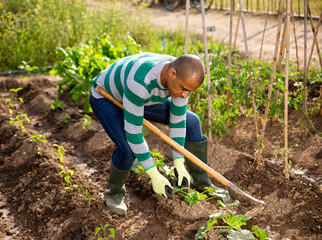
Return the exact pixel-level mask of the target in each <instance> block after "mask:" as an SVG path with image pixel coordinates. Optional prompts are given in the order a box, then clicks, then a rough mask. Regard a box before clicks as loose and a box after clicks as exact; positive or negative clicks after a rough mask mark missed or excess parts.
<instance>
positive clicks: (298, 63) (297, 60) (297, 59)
mask: <svg viewBox="0 0 322 240" xmlns="http://www.w3.org/2000/svg"><path fill="white" fill-rule="evenodd" d="M292 22H293V33H294V42H295V50H296V62H297V71H298V72H299V71H300V61H299V49H298V47H297V39H296V31H295V18H294V13H293V7H292Z"/></svg>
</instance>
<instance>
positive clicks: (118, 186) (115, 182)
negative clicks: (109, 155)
mask: <svg viewBox="0 0 322 240" xmlns="http://www.w3.org/2000/svg"><path fill="white" fill-rule="evenodd" d="M129 173H130V170H128V171H122V170H119V169H117V168H116V167H115V166H114V165H113V163H112V162H111V169H110V177H109V180H108V186H109V189H108V190H107V191H106V192H105V193H104V200H105V205H106V207H107V208H108V210H110V212H112V213H116V214H118V215H121V216H125V214H126V211H127V206H126V204H125V203H124V196H125V192H126V191H125V185H124V184H125V182H126V180H127V178H128V176H129Z"/></svg>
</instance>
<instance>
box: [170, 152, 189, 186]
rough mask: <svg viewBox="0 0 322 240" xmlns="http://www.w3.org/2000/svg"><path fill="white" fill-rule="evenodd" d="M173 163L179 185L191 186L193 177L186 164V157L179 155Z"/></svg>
mask: <svg viewBox="0 0 322 240" xmlns="http://www.w3.org/2000/svg"><path fill="white" fill-rule="evenodd" d="M173 165H174V174H175V175H176V177H177V179H178V182H177V185H178V187H181V188H189V186H190V180H191V178H190V175H189V173H188V172H187V170H186V168H185V166H184V158H182V157H178V158H176V159H174V161H173Z"/></svg>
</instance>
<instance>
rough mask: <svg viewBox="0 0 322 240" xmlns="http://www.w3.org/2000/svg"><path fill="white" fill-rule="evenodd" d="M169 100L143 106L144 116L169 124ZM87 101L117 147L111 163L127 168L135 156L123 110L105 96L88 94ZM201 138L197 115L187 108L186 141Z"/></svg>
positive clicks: (120, 168)
mask: <svg viewBox="0 0 322 240" xmlns="http://www.w3.org/2000/svg"><path fill="white" fill-rule="evenodd" d="M170 102H171V100H170V99H168V100H167V101H165V102H164V103H163V104H156V105H152V106H145V107H144V118H145V119H146V120H149V121H153V122H158V123H163V124H167V125H169V118H170ZM89 103H90V105H91V106H92V109H93V112H94V114H95V116H96V117H97V119H98V120H99V121H100V123H101V124H102V126H103V128H104V130H105V132H106V133H107V135H108V136H109V137H110V138H111V140H112V141H113V142H114V143H115V144H116V147H117V149H116V150H115V152H114V154H113V157H112V163H113V165H114V166H115V167H116V168H117V169H119V170H122V171H127V170H129V169H130V168H131V166H132V164H133V162H134V160H135V157H134V155H133V153H132V150H131V148H130V146H129V145H128V143H127V140H126V137H125V131H124V114H123V110H122V109H120V108H119V107H117V106H116V105H114V103H112V102H110V101H109V100H107V99H106V98H101V99H96V98H94V97H93V96H92V95H91V96H90V99H89ZM202 140H203V135H202V131H201V126H200V120H199V117H198V115H196V114H195V113H193V112H191V111H189V110H187V117H186V141H189V142H200V141H202Z"/></svg>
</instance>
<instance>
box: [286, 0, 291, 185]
mask: <svg viewBox="0 0 322 240" xmlns="http://www.w3.org/2000/svg"><path fill="white" fill-rule="evenodd" d="M290 17H291V0H287V17H286V40H285V45H286V56H285V58H286V59H285V95H284V127H285V133H284V144H285V155H284V161H285V176H286V178H287V180H289V170H290V165H289V162H288V129H287V123H288V72H289V55H290Z"/></svg>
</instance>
